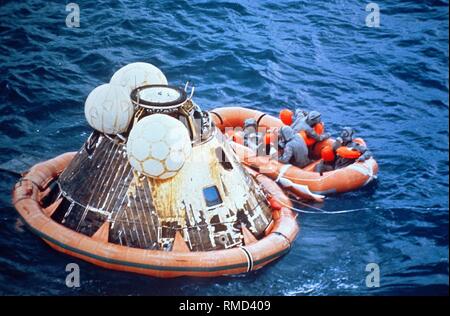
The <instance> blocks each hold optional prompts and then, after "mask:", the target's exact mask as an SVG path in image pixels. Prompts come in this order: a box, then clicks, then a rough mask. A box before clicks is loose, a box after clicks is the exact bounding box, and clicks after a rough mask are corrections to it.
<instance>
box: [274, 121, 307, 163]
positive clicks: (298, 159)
mask: <svg viewBox="0 0 450 316" xmlns="http://www.w3.org/2000/svg"><path fill="white" fill-rule="evenodd" d="M279 146H280V147H281V148H282V149H283V154H282V155H281V156H279V157H278V161H279V162H281V163H284V164H292V165H294V166H296V167H299V168H303V167H305V166H306V165H308V164H309V163H310V160H309V158H308V147H307V146H306V144H305V142H304V141H303V139H302V138H300V136H299V135H298V134H297V133H295V132H294V130H293V129H292V128H291V127H290V126H283V127H281V129H280V133H279Z"/></svg>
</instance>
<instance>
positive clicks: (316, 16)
mask: <svg viewBox="0 0 450 316" xmlns="http://www.w3.org/2000/svg"><path fill="white" fill-rule="evenodd" d="M368 2H369V1H356V0H348V1H344V0H334V1H323V2H322V1H320V2H319V1H312V0H308V1H276V0H271V1H227V2H224V1H163V0H155V1H140V0H137V1H136V0H135V1H126V0H122V1H111V3H109V1H80V2H79V3H78V4H79V6H80V27H78V28H69V27H67V26H66V23H65V20H66V16H67V14H68V12H66V10H65V2H64V1H30V0H27V1H20V2H19V1H5V0H0V91H1V93H0V166H1V167H2V171H0V208H1V209H0V294H3V295H13V294H18V295H30V294H31V295H33V294H38V295H80V294H84V295H108V294H116V295H418V294H424V295H442V294H447V293H448V286H449V279H448V278H449V274H448V272H449V262H448V254H449V252H448V224H449V217H448V211H449V201H448V193H449V169H448V163H449V160H448V154H449V152H448V151H449V138H448V137H449V126H448V122H447V121H448V116H449V115H448V113H449V108H448V105H449V103H448V91H449V90H448V88H449V84H448V40H449V39H448V31H449V30H448V29H449V27H448V18H449V9H448V2H447V1H431V0H429V1H376V3H377V4H378V6H379V8H380V26H379V27H368V26H366V22H365V20H366V16H367V15H368V14H369V13H368V12H366V11H365V7H366V5H367V3H368ZM135 61H144V62H150V63H153V64H155V65H157V66H158V67H159V68H161V69H162V70H163V72H164V73H165V74H166V76H167V78H168V80H169V82H170V83H172V84H175V85H183V84H184V83H185V82H186V81H187V80H190V81H191V82H192V83H193V84H194V85H195V86H196V94H195V100H196V101H197V103H198V104H199V105H200V106H202V107H203V108H205V109H212V108H214V107H218V106H226V105H241V106H245V107H250V108H255V109H259V110H263V111H266V112H267V113H269V114H273V115H276V114H277V112H278V111H279V110H280V109H281V108H284V107H287V106H297V107H302V108H305V109H308V110H311V109H316V110H318V111H320V112H321V113H322V116H323V119H324V121H325V122H326V125H327V129H328V130H329V131H330V132H332V133H333V134H334V135H336V133H337V132H338V131H339V129H340V128H342V127H343V126H346V125H350V126H353V127H355V129H356V130H357V133H358V135H359V136H361V137H363V138H364V139H365V140H366V141H367V143H368V145H369V147H370V149H371V150H372V151H373V153H374V155H375V157H376V159H377V161H378V162H379V165H380V173H379V179H378V181H377V182H376V183H374V184H372V185H370V186H368V187H366V188H363V189H361V190H359V191H356V192H352V193H348V194H343V195H338V196H332V197H329V198H328V199H327V201H326V202H325V203H324V204H323V205H316V206H319V207H321V208H322V209H323V210H325V211H327V212H336V211H343V212H340V213H337V214H324V213H321V212H319V211H314V210H309V211H311V212H313V213H300V215H299V217H298V220H299V223H300V225H301V232H300V234H299V237H298V238H297V240H296V242H295V244H294V245H293V248H292V250H291V252H290V253H289V254H288V255H286V256H285V257H283V258H282V259H281V260H278V261H277V262H275V263H273V264H271V265H269V266H268V267H266V268H264V269H262V270H259V271H256V272H253V273H250V274H249V275H246V276H235V277H222V278H216V279H195V278H179V279H173V280H159V279H154V278H149V277H143V276H139V275H133V274H128V273H121V272H114V271H109V270H105V269H102V268H98V267H95V266H93V265H90V264H88V263H85V262H82V261H80V260H77V259H73V258H71V257H68V256H66V255H63V254H60V253H58V252H56V251H54V250H52V249H50V248H49V247H48V246H47V245H46V244H44V243H43V242H42V241H41V240H39V239H38V238H37V237H36V236H34V235H33V234H31V233H30V232H29V231H28V230H27V229H26V227H24V225H23V223H22V222H21V221H20V220H19V218H18V215H17V213H16V212H15V210H14V208H13V207H12V205H11V202H10V199H11V188H12V186H13V185H14V183H15V182H16V181H17V177H16V176H14V175H13V174H12V173H10V172H7V171H5V170H4V169H10V170H17V171H22V170H21V168H22V167H23V166H25V165H27V164H30V163H34V162H37V161H39V160H43V159H48V158H51V157H53V156H55V155H58V154H60V153H63V152H66V151H73V150H77V149H78V148H79V147H80V146H81V145H82V143H83V142H84V140H85V139H86V137H87V136H88V135H89V133H90V129H89V126H88V124H87V122H86V121H85V118H84V110H83V106H84V100H85V98H86V97H87V95H88V93H89V92H90V91H91V90H92V89H93V88H94V87H96V86H98V85H100V84H102V83H105V82H108V81H109V79H110V77H111V76H112V74H113V73H114V71H115V70H117V69H119V68H120V67H121V66H123V65H125V64H127V63H130V62H135ZM298 207H299V208H301V209H303V210H308V209H306V208H305V207H304V206H301V205H299V206H298ZM70 262H75V263H77V264H79V265H80V269H81V286H80V287H79V288H68V287H66V285H65V277H66V275H67V272H65V267H66V265H67V264H68V263H70ZM368 263H377V264H378V265H379V267H380V287H378V288H368V287H367V286H366V283H365V279H366V276H367V274H368V272H366V271H365V268H366V265H367V264H368Z"/></svg>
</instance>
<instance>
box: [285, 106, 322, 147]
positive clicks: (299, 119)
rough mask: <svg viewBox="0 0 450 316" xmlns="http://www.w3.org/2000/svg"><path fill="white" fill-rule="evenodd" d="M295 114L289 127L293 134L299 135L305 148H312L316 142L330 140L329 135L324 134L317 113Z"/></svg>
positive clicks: (300, 112)
mask: <svg viewBox="0 0 450 316" xmlns="http://www.w3.org/2000/svg"><path fill="white" fill-rule="evenodd" d="M295 114H296V115H295V118H294V122H293V123H292V125H291V127H292V129H293V130H294V132H296V133H300V135H301V136H302V137H303V139H304V140H305V142H306V145H307V146H309V147H310V146H313V145H314V144H315V143H316V142H321V141H323V140H325V139H328V138H330V134H329V133H325V132H324V127H323V123H322V117H321V114H320V113H319V112H317V111H311V112H309V113H305V112H303V111H298V110H297V111H296V113H295Z"/></svg>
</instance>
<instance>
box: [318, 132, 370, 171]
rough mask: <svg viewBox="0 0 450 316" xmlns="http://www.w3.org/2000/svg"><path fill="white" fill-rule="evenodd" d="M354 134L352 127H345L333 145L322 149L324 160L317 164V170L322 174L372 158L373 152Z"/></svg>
mask: <svg viewBox="0 0 450 316" xmlns="http://www.w3.org/2000/svg"><path fill="white" fill-rule="evenodd" d="M354 134H355V131H354V130H353V129H352V128H351V127H344V128H343V129H342V131H341V135H340V137H338V138H337V139H336V141H335V143H334V144H333V146H332V147H331V146H326V147H325V148H323V149H322V152H321V156H322V160H321V161H320V163H319V164H318V165H317V166H316V172H320V174H322V173H323V172H326V171H332V170H335V169H340V168H344V167H347V166H349V165H351V164H352V163H354V162H364V161H366V160H367V159H369V158H371V157H372V153H371V152H370V151H369V150H368V149H367V147H366V146H365V145H364V144H363V143H362V141H361V140H359V139H354V138H353V135H354Z"/></svg>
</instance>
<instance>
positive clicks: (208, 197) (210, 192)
mask: <svg viewBox="0 0 450 316" xmlns="http://www.w3.org/2000/svg"><path fill="white" fill-rule="evenodd" d="M203 197H204V198H205V202H206V206H207V207H211V206H215V205H219V204H222V198H221V197H220V193H219V190H218V189H217V187H216V186H215V185H213V186H210V187H207V188H204V189H203Z"/></svg>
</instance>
